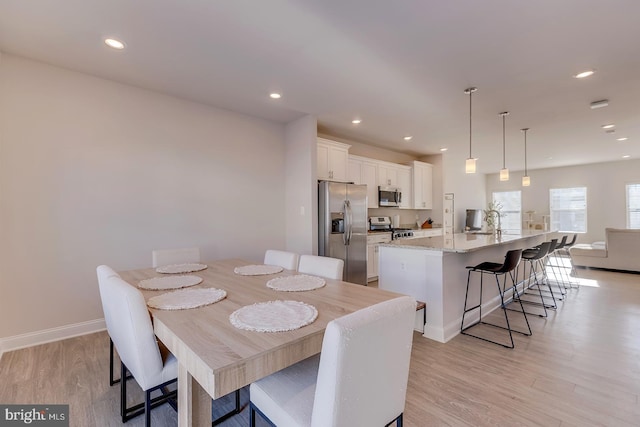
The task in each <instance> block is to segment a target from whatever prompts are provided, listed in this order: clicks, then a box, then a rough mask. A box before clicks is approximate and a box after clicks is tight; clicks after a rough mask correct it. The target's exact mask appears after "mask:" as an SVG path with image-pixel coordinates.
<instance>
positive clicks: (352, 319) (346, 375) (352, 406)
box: [249, 296, 416, 427]
mask: <svg viewBox="0 0 640 427" xmlns="http://www.w3.org/2000/svg"><path fill="white" fill-rule="evenodd" d="M415 310H416V301H415V299H414V298H413V297H409V296H403V297H399V298H395V299H393V300H389V301H385V302H382V303H379V304H376V305H373V306H371V307H367V308H364V309H361V310H358V311H356V312H354V313H351V314H348V315H346V316H343V317H341V318H338V319H336V320H333V321H331V322H329V324H328V325H327V329H326V331H325V334H324V339H323V341H322V352H321V353H320V355H319V356H314V357H310V358H308V359H305V360H303V361H302V362H299V363H297V364H295V365H293V366H290V367H288V368H285V369H283V370H281V371H278V372H276V373H275V374H272V375H270V376H268V377H266V378H263V379H261V380H258V381H256V382H255V383H253V384H251V386H250V388H249V393H250V404H249V405H250V413H249V425H250V426H252V427H253V426H254V425H255V418H256V412H258V413H259V414H260V415H261V416H262V417H263V418H266V419H268V420H269V421H270V422H271V423H272V425H277V426H289V427H294V426H296V427H302V426H305V427H308V426H312V427H332V426H333V427H337V426H387V425H389V424H391V423H393V422H394V421H395V422H396V423H397V425H398V426H401V425H402V414H403V412H404V406H405V397H406V391H407V381H408V378H409V361H410V358H411V345H412V341H413V323H414V319H415Z"/></svg>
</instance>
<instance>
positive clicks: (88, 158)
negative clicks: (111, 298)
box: [0, 54, 286, 339]
mask: <svg viewBox="0 0 640 427" xmlns="http://www.w3.org/2000/svg"><path fill="white" fill-rule="evenodd" d="M284 139H285V138H284V126H282V125H280V124H276V123H272V122H268V121H264V120H259V119H255V118H251V117H248V116H244V115H240V114H236V113H232V112H229V111H225V110H220V109H215V108H211V107H208V106H204V105H200V104H196V103H192V102H187V101H183V100H180V99H176V98H172V97H169V96H165V95H161V94H157V93H153V92H149V91H145V90H141V89H137V88H134V87H131V86H126V85H122V84H117V83H114V82H111V81H106V80H102V79H98V78H94V77H91V76H88V75H85V74H81V73H76V72H71V71H68V70H64V69H60V68H56V67H52V66H48V65H45V64H41V63H37V62H33V61H30V60H26V59H22V58H19V57H15V56H12V55H8V54H3V55H2V61H1V62H0V242H1V243H0V304H2V306H1V307H0V339H1V338H2V337H8V336H14V335H18V334H24V333H27V332H32V331H40V330H43V329H47V328H53V327H57V326H62V325H69V324H74V323H78V322H84V321H90V320H93V319H99V318H101V317H102V316H103V315H102V309H101V305H100V300H99V296H98V287H97V283H96V278H95V268H96V266H97V265H99V264H103V263H104V264H109V265H111V266H112V267H114V268H115V269H116V270H125V269H131V268H141V267H149V266H150V264H151V250H152V249H154V248H171V247H183V246H199V247H200V248H201V250H202V256H203V258H204V259H205V260H211V259H219V258H230V257H242V258H246V259H249V260H256V261H258V260H261V259H262V256H263V254H264V250H265V249H266V248H268V247H285V244H286V241H285V221H284V217H285V208H284V205H285V144H284Z"/></svg>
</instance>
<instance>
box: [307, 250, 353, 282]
mask: <svg viewBox="0 0 640 427" xmlns="http://www.w3.org/2000/svg"><path fill="white" fill-rule="evenodd" d="M343 270H344V261H343V260H341V259H337V258H330V257H326V256H317V255H300V263H299V264H298V272H299V273H306V274H312V275H314V276H321V277H326V278H327V279H336V280H342V271H343Z"/></svg>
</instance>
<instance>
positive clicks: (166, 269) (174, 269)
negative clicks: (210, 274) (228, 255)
mask: <svg viewBox="0 0 640 427" xmlns="http://www.w3.org/2000/svg"><path fill="white" fill-rule="evenodd" d="M205 268H207V265H206V264H197V263H188V264H171V265H163V266H162V267H158V268H156V272H158V273H163V274H179V273H192V272H194V271H201V270H204V269H205Z"/></svg>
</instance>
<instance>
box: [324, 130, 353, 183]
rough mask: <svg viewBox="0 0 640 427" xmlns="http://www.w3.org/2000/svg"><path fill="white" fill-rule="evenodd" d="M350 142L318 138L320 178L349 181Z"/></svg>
mask: <svg viewBox="0 0 640 427" xmlns="http://www.w3.org/2000/svg"><path fill="white" fill-rule="evenodd" d="M349 147H351V146H350V145H348V144H343V143H341V142H336V141H331V140H329V139H324V138H318V179H322V180H327V181H340V182H347V181H348V171H347V169H348V159H349Z"/></svg>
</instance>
